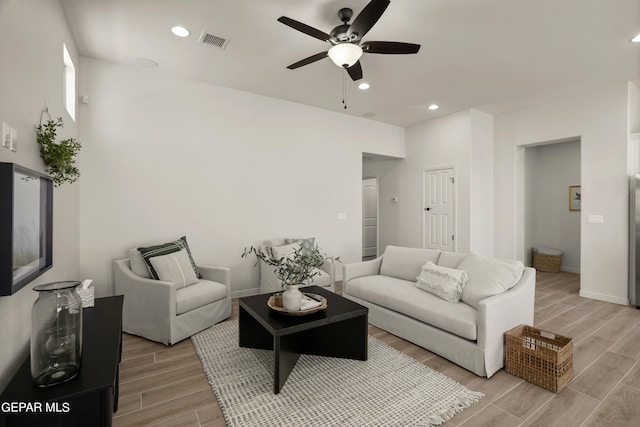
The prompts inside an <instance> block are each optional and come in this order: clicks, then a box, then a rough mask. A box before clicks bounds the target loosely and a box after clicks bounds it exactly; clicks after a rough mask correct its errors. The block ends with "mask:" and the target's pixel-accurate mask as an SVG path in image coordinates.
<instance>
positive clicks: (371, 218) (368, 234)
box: [362, 177, 379, 261]
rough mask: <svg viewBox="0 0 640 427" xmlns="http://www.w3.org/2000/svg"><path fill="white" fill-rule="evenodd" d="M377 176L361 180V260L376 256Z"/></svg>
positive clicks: (377, 238)
mask: <svg viewBox="0 0 640 427" xmlns="http://www.w3.org/2000/svg"><path fill="white" fill-rule="evenodd" d="M378 216H379V206H378V177H373V178H364V179H363V180H362V260H363V261H367V260H370V259H374V258H376V257H377V256H378V245H379V243H378V240H379V237H378Z"/></svg>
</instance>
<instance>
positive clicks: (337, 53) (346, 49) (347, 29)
mask: <svg viewBox="0 0 640 427" xmlns="http://www.w3.org/2000/svg"><path fill="white" fill-rule="evenodd" d="M389 3H390V2H389V0H371V1H370V2H369V4H367V5H366V6H365V7H364V9H362V11H361V12H360V13H359V14H358V16H356V17H355V19H354V20H353V22H352V23H351V24H349V21H350V20H351V17H352V16H353V11H352V10H351V9H349V8H342V9H340V11H339V12H338V17H339V18H340V20H341V21H342V25H338V26H337V27H335V28H334V29H333V30H331V32H330V33H329V34H327V33H325V32H324V31H320V30H318V29H316V28H313V27H311V26H309V25H307V24H303V23H302V22H299V21H296V20H295V19H291V18H287V17H286V16H281V17H280V18H278V21H279V22H282V23H283V24H285V25H287V26H289V27H291V28H293V29H294V30H298V31H300V32H303V33H305V34H307V35H309V36H311V37H315V38H317V39H319V40H322V41H324V42H328V43H330V44H331V45H332V47H331V48H330V49H329V50H328V51H324V52H319V53H316V54H315V55H311V56H310V57H308V58H305V59H302V60H300V61H298V62H296V63H293V64H291V65H289V66H288V67H287V68H288V69H290V70H294V69H296V68H299V67H302V66H303V65H308V64H311V63H313V62H316V61H319V60H321V59H324V58H326V57H327V56H328V57H329V58H331V60H332V61H333V62H334V63H335V64H336V65H337V66H338V67H343V68H345V69H346V70H347V73H349V76H350V77H351V79H352V80H354V81H356V80H360V79H361V78H362V65H360V57H361V56H362V54H363V53H380V54H387V55H389V54H391V55H402V54H410V53H417V52H418V51H419V50H420V45H419V44H413V43H403V42H389V41H377V42H376V41H366V42H363V41H362V38H363V37H364V36H365V34H367V33H368V32H369V30H370V29H371V28H372V27H373V26H374V25H375V23H376V22H378V19H380V17H381V16H382V14H383V13H384V11H385V10H386V9H387V6H389Z"/></svg>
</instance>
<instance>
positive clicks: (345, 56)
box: [329, 43, 362, 68]
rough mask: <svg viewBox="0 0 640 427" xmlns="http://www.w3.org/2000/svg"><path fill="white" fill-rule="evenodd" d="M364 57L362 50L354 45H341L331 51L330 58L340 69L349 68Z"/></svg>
mask: <svg viewBox="0 0 640 427" xmlns="http://www.w3.org/2000/svg"><path fill="white" fill-rule="evenodd" d="M361 56H362V48H361V47H360V46H358V45H357V44H353V43H340V44H337V45H335V46H333V47H332V48H331V49H329V58H331V60H332V61H333V63H334V64H336V65H337V66H338V67H343V68H349V67H351V66H352V65H353V64H355V63H356V62H358V60H359V59H360V57H361Z"/></svg>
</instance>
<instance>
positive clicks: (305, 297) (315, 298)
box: [267, 293, 327, 316]
mask: <svg viewBox="0 0 640 427" xmlns="http://www.w3.org/2000/svg"><path fill="white" fill-rule="evenodd" d="M305 303H306V304H308V305H312V306H311V307H310V308H307V309H305V310H302V309H300V310H296V311H287V310H285V308H284V307H282V305H276V295H271V296H270V297H269V300H268V301H267V305H268V306H269V308H270V309H272V310H274V311H277V312H278V313H282V314H286V315H287V316H304V315H306V314H311V313H316V312H318V311H320V310H324V309H325V308H327V299H326V298H325V297H323V296H322V295H318V294H311V293H303V294H302V305H303V307H304V306H305ZM315 303H320V304H319V305H318V304H315Z"/></svg>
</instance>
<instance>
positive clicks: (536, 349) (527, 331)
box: [505, 325, 573, 393]
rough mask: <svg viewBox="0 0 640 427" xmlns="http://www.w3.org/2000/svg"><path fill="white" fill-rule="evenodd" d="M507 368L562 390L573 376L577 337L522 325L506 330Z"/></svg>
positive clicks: (528, 379)
mask: <svg viewBox="0 0 640 427" xmlns="http://www.w3.org/2000/svg"><path fill="white" fill-rule="evenodd" d="M505 338H506V341H507V351H506V359H507V360H506V371H507V372H508V373H510V374H512V375H515V376H517V377H520V378H522V379H525V380H527V381H529V382H531V383H533V384H536V385H538V386H540V387H542V388H545V389H547V390H550V391H552V392H554V393H559V392H560V391H561V390H562V389H563V388H565V386H566V385H567V384H569V381H571V378H572V377H573V340H572V339H571V338H567V337H563V336H561V335H556V334H552V333H550V332H545V331H541V330H540V329H536V328H534V327H531V326H526V325H520V326H518V327H517V328H513V329H511V330H510V331H507V332H506V333H505Z"/></svg>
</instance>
